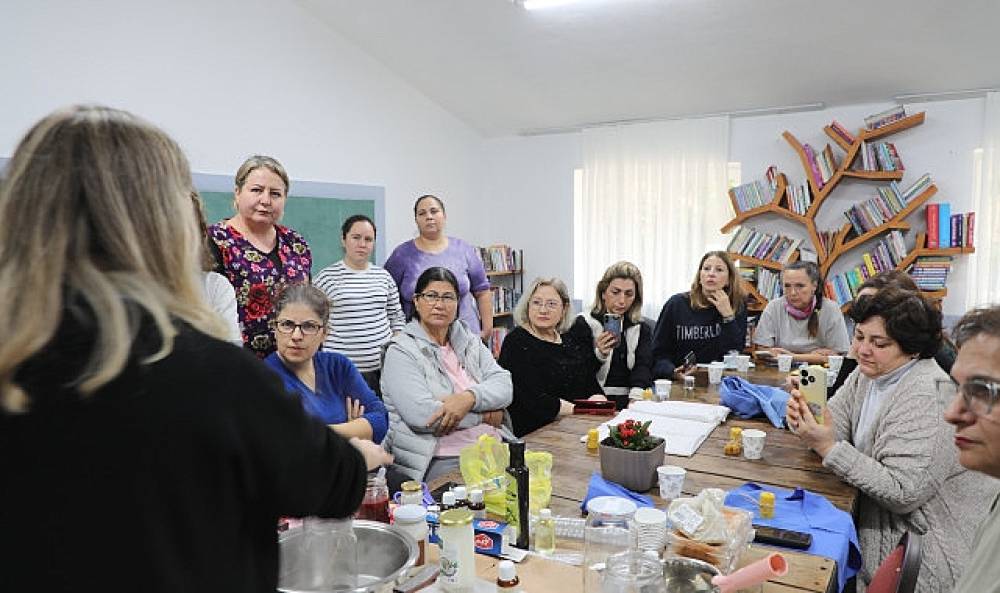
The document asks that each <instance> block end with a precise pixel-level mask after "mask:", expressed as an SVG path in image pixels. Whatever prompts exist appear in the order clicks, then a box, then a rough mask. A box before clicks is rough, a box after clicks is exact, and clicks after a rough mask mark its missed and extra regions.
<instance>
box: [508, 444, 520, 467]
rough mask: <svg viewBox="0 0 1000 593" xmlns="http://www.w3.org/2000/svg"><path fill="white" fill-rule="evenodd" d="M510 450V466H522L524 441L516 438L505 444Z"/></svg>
mask: <svg viewBox="0 0 1000 593" xmlns="http://www.w3.org/2000/svg"><path fill="white" fill-rule="evenodd" d="M507 448H508V450H509V451H510V466H511V467H524V441H522V440H520V439H519V440H516V441H511V442H510V443H508V444H507Z"/></svg>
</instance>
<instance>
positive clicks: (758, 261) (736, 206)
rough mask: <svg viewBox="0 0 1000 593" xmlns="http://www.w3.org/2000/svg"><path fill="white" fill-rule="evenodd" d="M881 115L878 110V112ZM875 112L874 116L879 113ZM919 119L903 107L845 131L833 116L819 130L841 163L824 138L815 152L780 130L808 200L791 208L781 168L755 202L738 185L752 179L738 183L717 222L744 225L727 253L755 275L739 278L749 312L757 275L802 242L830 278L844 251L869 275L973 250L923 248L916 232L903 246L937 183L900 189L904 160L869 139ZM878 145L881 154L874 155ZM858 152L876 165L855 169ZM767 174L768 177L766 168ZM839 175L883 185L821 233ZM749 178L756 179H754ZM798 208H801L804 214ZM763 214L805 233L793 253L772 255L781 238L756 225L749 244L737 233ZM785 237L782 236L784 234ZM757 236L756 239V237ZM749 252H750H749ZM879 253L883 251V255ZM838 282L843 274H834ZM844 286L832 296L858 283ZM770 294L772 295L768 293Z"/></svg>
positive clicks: (936, 295) (762, 299)
mask: <svg viewBox="0 0 1000 593" xmlns="http://www.w3.org/2000/svg"><path fill="white" fill-rule="evenodd" d="M883 115H884V114H877V116H883ZM877 116H872V117H873V118H876V117H877ZM924 119H925V113H923V112H921V113H917V114H915V115H910V116H905V114H903V113H902V112H901V109H900V110H898V112H897V113H894V114H893V116H892V117H891V118H890V120H889V123H886V124H885V125H880V126H878V127H876V128H875V129H860V130H858V132H857V134H850V133H849V132H847V130H846V128H844V127H843V126H841V125H840V124H838V123H837V122H834V123H832V124H831V125H828V126H825V127H824V128H823V131H824V132H825V134H826V135H827V136H828V137H829V138H830V139H831V140H833V143H834V145H836V146H837V147H838V148H839V149H840V150H841V151H842V152H843V153H844V154H843V158H842V159H841V161H840V164H839V165H836V166H833V165H835V160H834V156H833V153H832V149H831V146H830V145H829V144H827V146H826V148H825V149H824V150H823V151H820V152H816V151H814V150H813V149H812V148H811V147H810V146H809V145H804V144H802V143H801V142H799V140H798V139H797V138H796V137H795V136H794V135H793V134H792V133H791V132H789V131H785V132H783V133H782V137H783V138H784V139H785V141H786V142H787V143H788V144H789V146H790V147H791V148H792V150H793V151H794V152H795V153H796V155H797V156H798V158H799V161H800V163H801V165H802V169H803V171H804V173H805V177H806V184H804V185H807V186H808V194H809V196H811V199H808V196H807V200H806V202H805V203H802V202H797V203H796V204H795V205H796V208H793V204H792V200H791V198H790V197H789V194H790V191H789V188H790V184H789V182H788V178H787V176H786V175H785V174H783V173H777V174H775V175H774V176H773V180H772V181H771V184H770V188H771V189H773V195H772V196H771V198H770V200H769V201H767V202H766V203H763V204H759V205H758V204H757V203H756V202H755V201H754V200H749V201H748V200H747V199H746V197H745V195H743V194H744V193H745V189H744V190H743V192H740V191H739V190H741V189H742V188H745V187H746V186H748V185H751V184H744V185H743V186H740V187H739V188H733V189H730V190H729V198H730V201H731V202H732V206H733V210H734V212H735V213H736V216H735V217H734V218H733V219H732V220H730V221H729V222H727V223H726V224H725V225H724V226H723V227H722V232H723V233H729V232H730V231H732V230H733V229H735V228H736V227H741V230H740V233H737V235H735V236H734V237H733V241H731V242H730V246H729V255H730V257H732V258H733V259H734V260H737V261H739V262H740V264H741V267H742V266H744V265H747V266H751V267H753V268H754V269H755V272H754V273H753V274H751V275H752V276H753V277H754V281H750V280H747V277H746V276H744V279H743V283H744V287H745V289H746V290H745V292H746V293H747V295H748V307H749V309H750V310H751V311H759V310H762V309H763V308H764V307H765V306H766V305H767V303H768V298H767V294H764V291H762V290H758V288H759V287H758V286H757V285H756V283H757V282H759V281H760V278H761V275H763V276H764V277H766V278H772V279H773V273H774V272H780V270H781V269H782V268H783V266H784V265H785V264H787V263H791V262H793V261H795V260H796V259H799V258H800V257H801V247H810V248H811V250H812V251H813V252H814V253H815V254H816V259H817V264H818V266H819V268H820V273H821V274H822V276H823V277H824V278H825V279H827V280H829V279H830V278H829V272H830V270H831V267H832V266H833V264H834V263H835V262H837V261H838V260H842V259H845V258H846V257H848V256H851V257H853V256H854V255H855V254H857V255H858V257H859V258H861V259H862V263H861V266H859V267H858V268H857V269H863V268H866V267H867V270H862V271H864V272H865V273H866V274H867V273H869V272H870V273H875V272H874V271H873V270H877V271H881V270H884V269H889V268H892V269H896V270H903V271H907V270H908V269H909V268H910V267H911V266H913V265H914V264H915V263H917V262H919V261H920V259H919V258H929V259H935V258H943V257H953V256H957V255H964V254H968V253H973V252H974V251H975V248H974V247H971V246H969V247H951V248H942V249H929V248H928V247H927V246H926V245H927V242H926V236H925V234H924V233H918V234H917V236H916V239H915V241H914V246H913V248H911V249H909V250H906V249H905V243H904V242H903V240H902V233H903V232H906V231H909V230H910V223H909V222H907V220H906V219H907V218H909V217H910V216H911V215H912V214H913V213H914V212H917V211H918V209H919V208H921V207H922V206H924V204H926V203H927V201H928V200H930V199H931V198H932V197H934V195H935V194H936V193H937V191H938V190H937V187H936V186H935V185H934V183H933V181H931V180H930V177H929V175H925V176H924V177H921V178H920V179H918V180H917V181H916V182H915V183H914V184H913V185H912V186H910V187H909V188H908V189H906V190H903V189H902V188H901V186H900V185H899V184H898V182H900V181H902V179H903V175H904V172H905V171H904V170H903V168H902V166H901V163H900V166H899V167H898V168H896V167H894V166H893V164H892V159H893V158H896V159H898V154H897V153H896V152H895V146H894V145H891V144H888V143H880V144H878V145H875V146H872V145H871V144H869V143H871V142H872V141H875V140H879V139H882V138H886V137H889V136H891V135H892V134H895V133H898V132H901V131H903V130H908V129H911V128H913V127H916V126H919V125H921V124H923V123H924ZM877 151H881V152H880V153H879V154H878V155H875V153H876V152H877ZM859 155H860V156H862V157H863V158H862V160H863V161H864V159H869V160H868V161H865V162H866V163H869V164H871V163H873V162H874V163H876V166H877V167H878V168H879V169H881V170H872V169H868V168H866V167H865V166H864V164H862V169H860V170H859V169H857V168H855V167H854V165H855V163H856V161H858V159H859ZM872 156H877V159H876V160H877V162H876V160H872ZM883 158H884V159H886V161H889V162H888V163H887V164H886V165H885V167H882V166H880V164H881V163H883V162H884V161H883V160H882V159H883ZM890 169H891V170H890ZM768 175H769V177H770V176H771V173H770V170H769V173H768ZM844 179H855V180H861V181H871V182H880V183H882V184H886V183H887V184H888V185H887V186H884V187H880V188H879V190H878V193H877V195H876V196H874V197H873V198H870V199H868V200H865V201H862V202H859V203H858V204H855V205H854V206H852V207H851V208H850V209H849V210H848V211H846V212H845V213H844V214H845V216H847V218H848V219H849V220H850V221H851V222H848V223H846V224H844V225H842V226H841V227H839V228H837V229H836V230H831V231H820V230H819V229H818V228H817V226H816V215H817V214H818V213H819V210H820V208H821V207H822V206H823V203H824V201H825V200H826V198H827V197H828V196H830V194H832V193H833V192H834V191H835V190H836V189H837V187H838V186H839V185H840V183H841V182H842V181H843V180H844ZM753 183H758V184H759V182H753ZM760 193H761V190H760V188H759V187H758V188H757V190H756V191H755V192H754V195H759V194H760ZM738 198H739V199H738ZM750 206H752V207H750ZM803 208H804V212H801V211H802V210H803ZM796 210H799V212H796ZM763 214H772V215H778V216H781V217H783V218H785V219H788V220H791V221H792V222H795V223H797V224H799V225H801V226H802V227H803V229H804V230H805V235H806V237H807V238H806V239H803V240H801V241H800V242H799V243H796V244H795V247H796V252H795V253H792V254H790V255H789V254H787V253H785V254H781V257H775V255H774V253H775V251H780V249H781V245H782V241H781V240H780V239H779V240H777V241H776V240H775V238H774V237H773V236H772V235H770V234H766V233H762V232H761V231H758V230H757V229H752V228H751V229H750V235H751V236H752V239H751V240H750V241H749V242H747V241H746V240H743V238H741V236H740V234H741V233H744V231H743V226H744V225H745V223H746V222H747V221H749V220H751V219H754V218H756V217H758V216H760V215H763ZM852 215H853V216H854V218H852ZM769 237H770V239H769ZM778 237H781V235H778ZM782 239H784V238H783V237H782ZM877 239H882V241H880V242H879V244H878V245H877V246H876V251H875V252H873V253H868V252H865V253H860V252H858V251H857V250H858V248H859V247H861V246H862V245H864V244H867V243H869V242H872V241H875V240H877ZM755 240H756V241H758V242H757V243H754V241H755ZM769 240H770V241H771V242H769ZM775 241H776V242H775ZM786 247H787V245H786ZM748 250H750V251H752V253H749V254H748V253H747V251H748ZM874 253H877V254H878V256H876V255H873V254H874ZM883 255H887V256H888V257H883ZM873 258H874V259H873ZM779 260H780V261H779ZM893 262H895V263H893ZM876 264H877V265H876ZM845 276H846V275H845ZM839 280H842V279H840V278H838V281H839ZM843 284H845V282H839V284H838V285H837V286H833V285H832V284H831V282H827V285H828V286H827V291H828V292H830V291H831V290H833V291H834V293H835V294H834V295H833V297H832V298H835V300H838V301H840V300H842V297H845V296H846V297H851V296H852V294H853V291H854V287H855V285H850V286H845V287H843V288H844V289H845V290H844V291H840V292H839V293H837V292H836V291H837V290H839V289H840V288H841V285H843ZM768 294H772V293H771V292H768ZM773 294H776V293H773ZM924 294H925V296H927V297H929V298H932V299H938V300H939V299H942V298H944V297H945V296H946V295H947V289H946V288H945V289H943V290H927V291H924ZM849 306H850V299H849V298H848V300H847V302H845V303H843V305H842V308H843V309H845V310H846V309H847V308H848V307H849Z"/></svg>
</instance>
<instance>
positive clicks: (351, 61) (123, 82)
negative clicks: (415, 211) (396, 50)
mask: <svg viewBox="0 0 1000 593" xmlns="http://www.w3.org/2000/svg"><path fill="white" fill-rule="evenodd" d="M0 15H2V16H0V22H3V23H4V34H3V35H2V36H0V55H3V56H4V58H3V60H2V64H3V66H2V71H0V80H2V81H3V83H2V84H3V92H0V114H2V115H0V157H3V156H10V154H11V153H12V152H13V150H14V147H15V146H16V143H17V142H18V140H19V139H20V137H21V136H22V135H23V134H24V132H25V131H26V130H27V128H28V127H29V126H31V125H32V124H33V123H34V122H35V121H37V120H38V119H39V118H41V117H42V116H44V115H45V114H46V113H48V112H50V111H52V110H53V109H55V108H57V107H60V106H63V105H67V104H71V103H80V102H97V103H104V104H108V105H111V106H114V107H121V108H124V109H127V110H130V111H132V112H134V113H136V114H138V115H141V116H143V117H145V118H146V119H148V120H151V121H152V122H154V123H156V124H157V125H159V126H161V127H163V128H164V129H165V130H166V131H167V132H168V133H170V134H171V135H172V136H173V137H174V138H175V139H177V141H178V142H180V144H181V146H183V147H184V148H185V150H186V151H187V152H188V156H189V158H190V160H191V164H192V168H193V169H194V170H196V171H200V172H204V173H219V174H226V175H231V174H233V173H234V172H235V170H236V168H237V167H238V166H239V164H240V163H241V162H242V160H243V158H245V157H246V156H247V155H249V154H252V153H254V152H262V153H266V154H272V155H274V156H276V157H278V158H279V160H281V161H282V163H283V164H284V165H285V167H286V168H287V169H288V171H289V174H290V175H291V177H292V178H293V179H309V180H319V181H328V182H340V183H360V184H368V185H381V186H384V187H385V190H386V213H387V216H386V220H387V227H388V228H386V229H382V232H383V233H385V234H386V236H387V238H388V245H390V246H391V245H395V244H396V243H398V242H399V241H401V240H404V239H408V238H410V237H412V236H413V233H414V225H413V216H412V210H411V207H412V203H413V200H414V199H415V198H416V196H418V195H420V194H422V193H428V192H432V193H436V194H439V195H441V196H442V197H443V198H444V200H445V202H446V204H447V205H448V206H449V208H448V210H449V214H450V219H449V222H450V228H449V231H450V232H452V233H454V234H456V235H458V236H462V237H465V238H467V239H469V240H473V241H480V240H482V238H483V237H482V229H481V225H480V224H478V223H477V220H478V217H477V213H476V212H475V211H474V209H473V208H471V207H465V206H464V205H463V204H464V203H467V202H469V201H471V200H472V198H473V196H474V195H475V192H476V191H477V189H478V187H479V183H478V181H477V180H478V178H479V175H478V171H479V167H480V163H481V157H480V154H479V151H480V147H481V143H482V140H481V138H480V136H479V135H478V134H477V133H476V132H475V131H473V130H472V129H471V128H469V127H468V126H466V125H465V124H463V123H461V122H460V121H458V120H457V119H456V118H455V117H453V116H452V115H450V114H449V113H447V112H445V111H444V110H443V109H441V108H440V107H439V106H437V105H436V104H434V103H432V102H431V101H429V100H428V99H427V98H426V97H425V96H423V95H422V94H420V93H418V92H417V91H416V90H414V89H413V88H412V87H410V86H408V85H407V84H406V83H405V82H403V81H402V79H401V78H399V77H398V76H396V75H395V74H393V73H391V72H389V71H388V70H387V69H385V68H384V67H383V66H381V65H380V64H379V63H377V62H375V61H374V60H373V59H371V58H370V57H368V56H367V54H364V53H362V52H360V51H358V50H357V49H355V48H354V47H353V46H351V45H349V44H348V43H347V42H345V41H344V40H343V39H342V38H340V37H338V36H337V35H336V34H335V33H334V32H333V31H331V30H330V29H329V28H327V27H326V26H324V25H323V24H321V23H320V22H319V21H318V20H316V19H315V18H314V17H312V16H311V15H310V14H308V13H306V12H304V11H303V10H302V8H301V7H300V6H298V5H297V4H296V3H295V2H293V1H292V0H271V1H267V0H239V1H237V0H212V1H210V2H204V1H195V0H173V1H171V2H146V1H142V0H138V1H137V0H96V1H92V2H78V1H75V0H46V1H45V2H10V3H5V4H4V5H3V7H2V8H0ZM293 191H294V187H293ZM380 255H381V256H382V257H384V254H380Z"/></svg>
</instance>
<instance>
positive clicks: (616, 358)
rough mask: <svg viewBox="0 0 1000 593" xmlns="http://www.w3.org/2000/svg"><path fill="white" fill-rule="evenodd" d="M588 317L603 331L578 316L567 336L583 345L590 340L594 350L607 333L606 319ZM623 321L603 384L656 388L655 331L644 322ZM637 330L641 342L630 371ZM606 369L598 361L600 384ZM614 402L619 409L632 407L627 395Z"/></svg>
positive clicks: (626, 319)
mask: <svg viewBox="0 0 1000 593" xmlns="http://www.w3.org/2000/svg"><path fill="white" fill-rule="evenodd" d="M587 315H588V316H589V317H590V319H591V320H593V321H594V322H595V323H597V324H599V327H600V330H598V329H597V328H595V327H594V326H593V325H591V324H590V323H588V319H587V318H586V317H584V316H583V315H579V316H577V318H576V321H574V322H573V326H572V327H570V329H569V332H568V333H570V334H572V335H573V339H574V340H576V341H579V342H581V343H583V342H585V341H586V340H588V339H589V340H590V344H591V349H594V348H595V346H594V344H595V343H596V342H595V341H594V340H596V339H597V335H600V333H601V332H603V331H604V320H603V319H602V318H601V317H600V316H597V315H594V314H592V313H588V314H587ZM622 322H623V324H624V326H623V328H622V337H621V339H619V340H618V344H617V345H615V348H614V350H612V351H611V353H610V354H609V355H608V356H609V357H610V358H611V362H610V363H609V364H608V369H607V376H606V377H604V382H603V385H604V387H624V388H626V389H631V388H633V387H638V388H639V389H646V388H650V387H652V386H653V332H652V331H651V330H650V328H649V326H648V325H646V324H645V323H642V322H639V323H632V322H631V321H630V320H629V319H628V318H623V319H622ZM636 326H638V327H636ZM633 328H635V329H633ZM595 331H596V332H598V333H597V334H596V335H595V334H594V332H595ZM636 331H638V332H639V339H638V340H637V341H636V344H635V352H634V353H633V356H634V357H635V360H634V364H633V365H632V368H629V366H628V354H629V353H628V347H629V340H628V336H629V335H630V334H634V332H636ZM595 357H596V353H595ZM603 368H604V365H603V364H602V363H601V362H600V360H598V370H597V377H598V379H597V380H598V383H601V377H600V375H601V372H602V369H603ZM615 402H616V405H617V408H618V409H619V410H622V409H625V408H627V407H628V404H629V396H628V393H625V394H621V395H617V396H615Z"/></svg>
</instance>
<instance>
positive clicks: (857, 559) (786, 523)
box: [726, 482, 861, 591]
mask: <svg viewBox="0 0 1000 593" xmlns="http://www.w3.org/2000/svg"><path fill="white" fill-rule="evenodd" d="M762 491H768V492H773V493H774V517H773V518H771V519H764V518H763V517H761V516H760V512H759V511H758V503H757V502H756V501H757V500H759V499H760V493H761V492H762ZM748 497H749V498H748ZM726 506H731V507H737V508H741V509H746V510H748V511H750V512H752V513H753V517H754V518H753V522H754V524H755V525H768V526H770V527H777V528H779V529H791V530H793V531H804V532H806V533H810V534H812V545H811V546H809V549H808V550H805V551H806V552H808V553H810V554H816V555H817V556H824V557H826V558H830V559H831V560H834V561H836V563H837V590H838V591H843V590H844V584H845V583H847V579H849V578H851V577H853V576H854V575H856V574H857V573H858V570H859V569H860V568H861V548H860V546H859V545H858V533H857V530H855V528H854V520H853V519H852V518H851V515H850V514H849V513H845V512H844V511H842V510H840V509H838V508H837V507H835V506H833V504H832V503H831V502H830V501H829V500H827V499H826V497H824V496H823V495H821V494H816V493H815V492H810V491H808V490H803V489H802V488H796V489H795V490H785V489H783V488H775V487H774V486H761V485H759V484H754V483H753V482H748V483H746V484H744V485H742V486H740V487H739V488H736V489H734V490H731V491H730V492H729V493H728V494H727V495H726Z"/></svg>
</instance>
